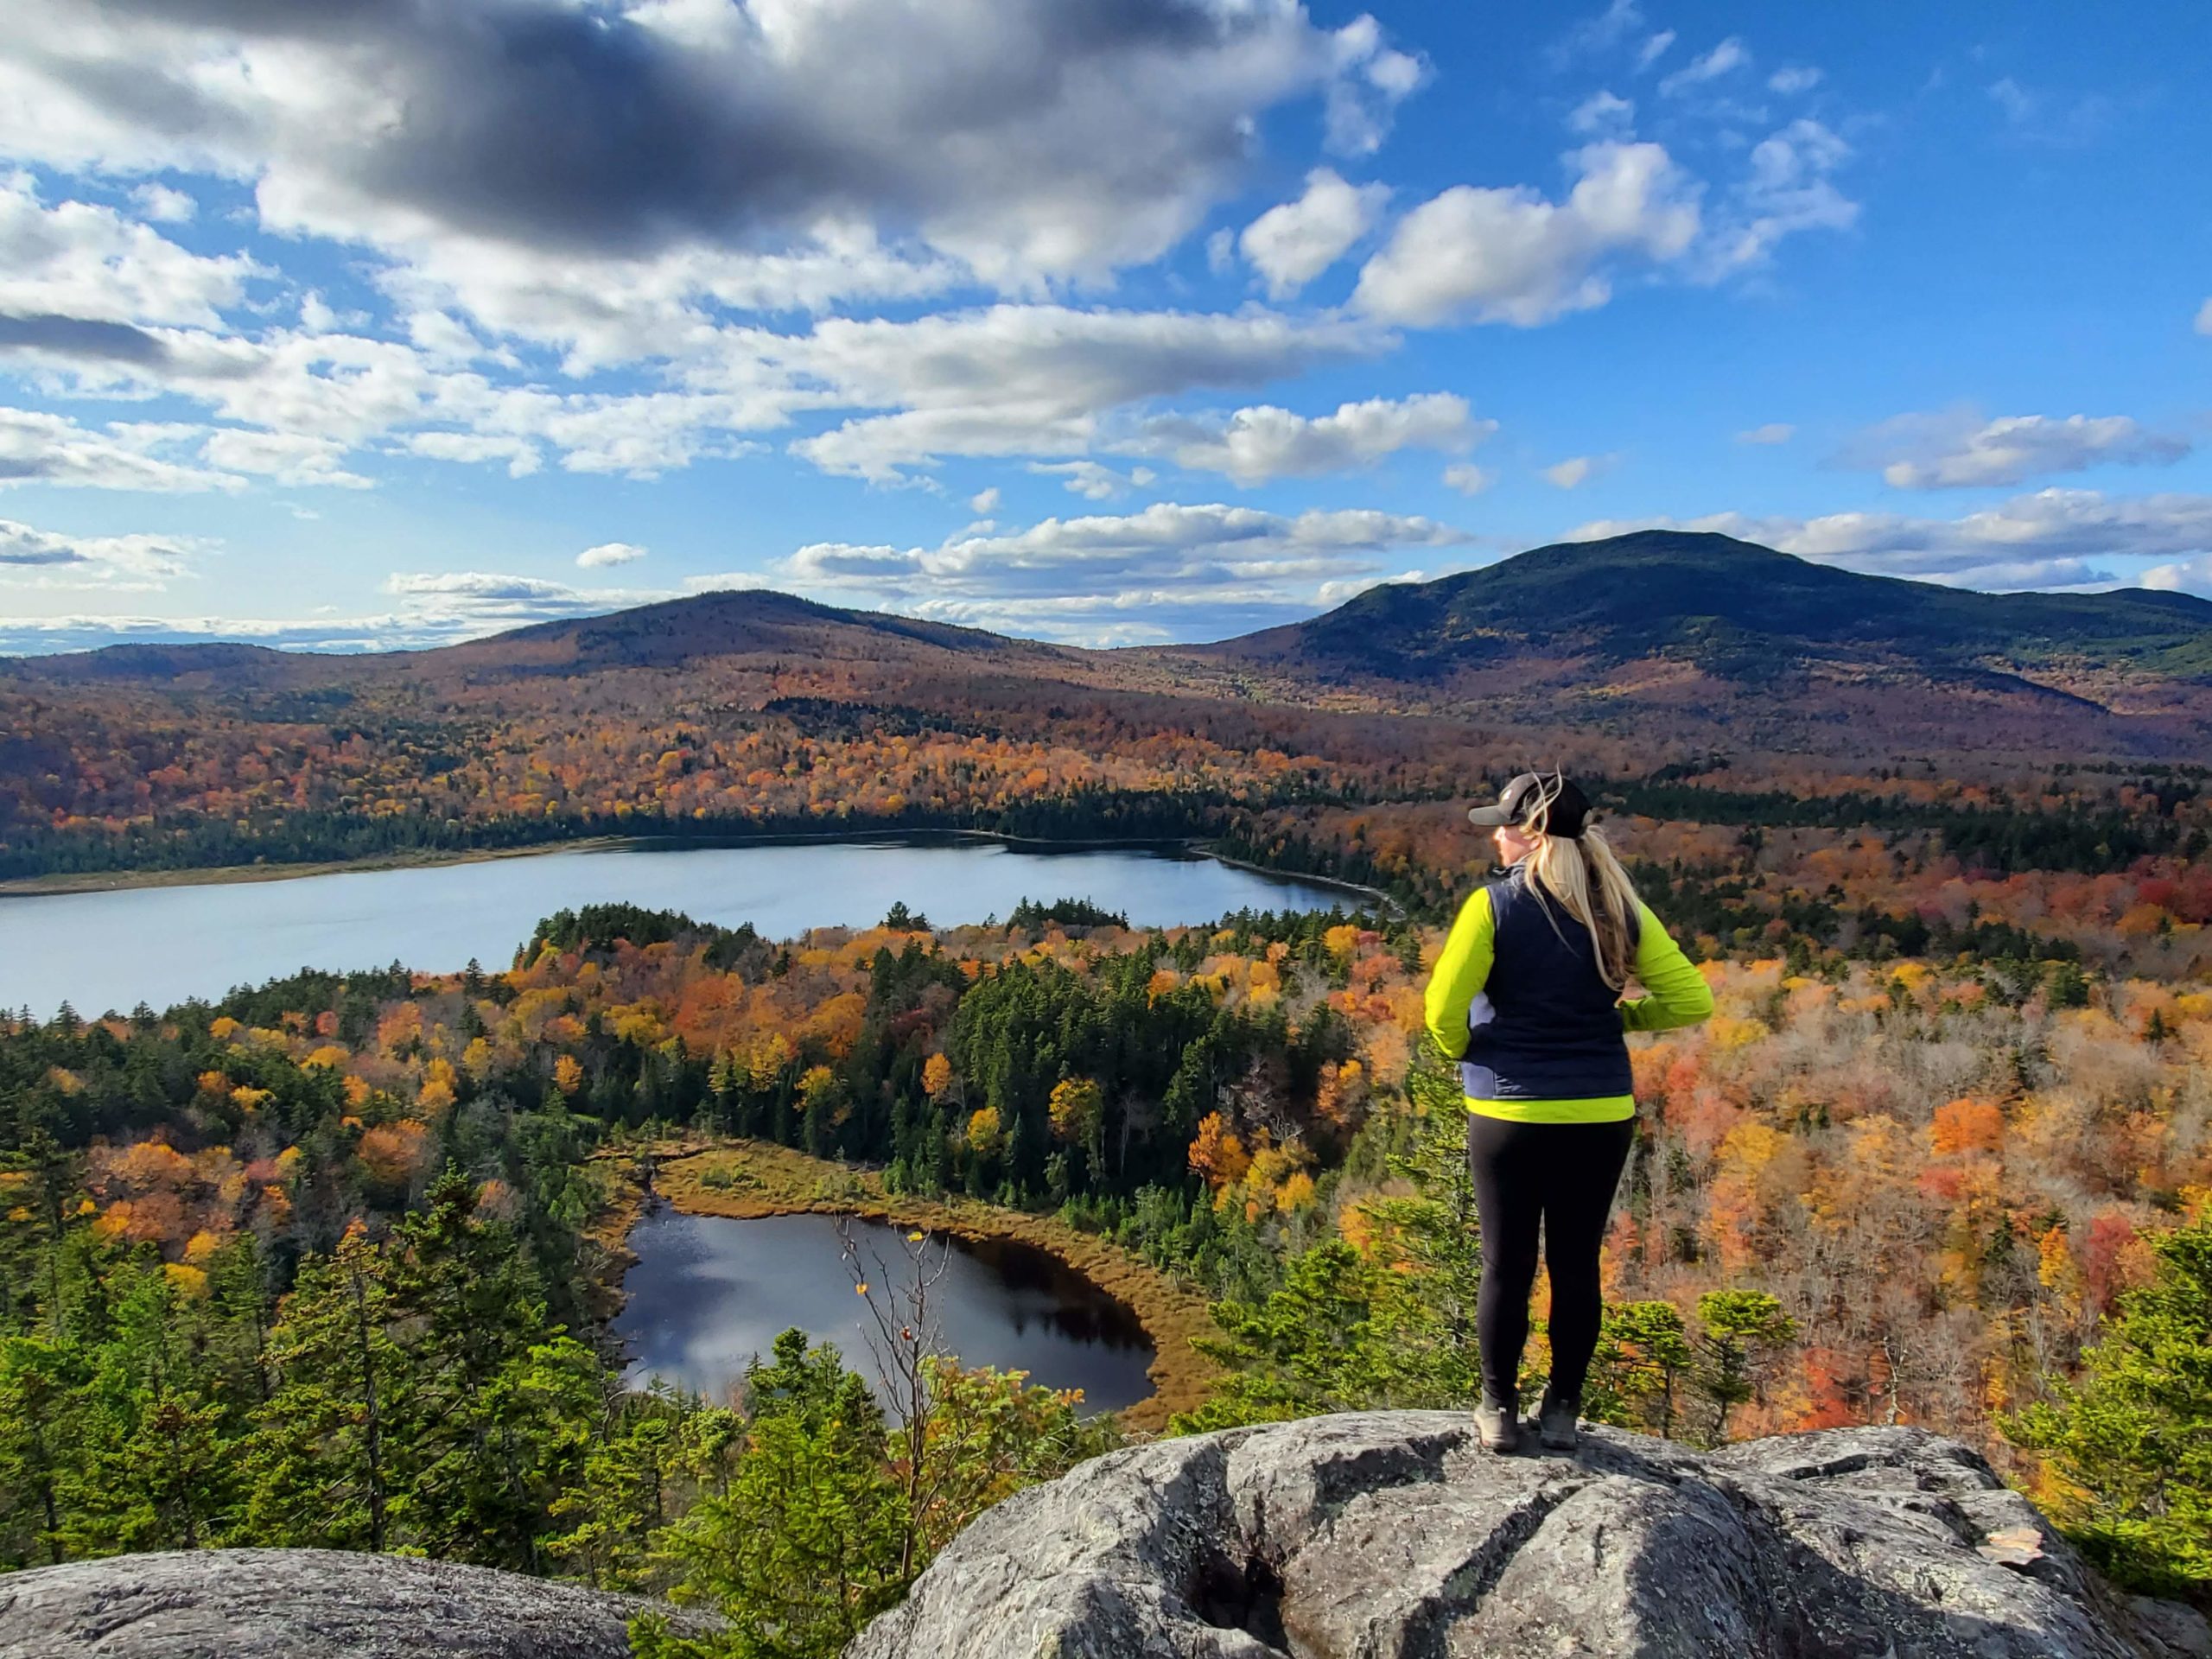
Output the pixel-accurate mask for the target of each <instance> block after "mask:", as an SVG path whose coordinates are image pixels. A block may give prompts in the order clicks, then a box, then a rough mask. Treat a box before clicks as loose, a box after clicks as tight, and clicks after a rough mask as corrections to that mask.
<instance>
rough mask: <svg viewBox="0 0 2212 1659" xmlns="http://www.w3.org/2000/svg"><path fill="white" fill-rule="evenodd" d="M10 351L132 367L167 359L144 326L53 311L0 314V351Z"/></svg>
mask: <svg viewBox="0 0 2212 1659" xmlns="http://www.w3.org/2000/svg"><path fill="white" fill-rule="evenodd" d="M11 351H13V352H30V353H35V354H37V355H38V356H41V357H61V358H68V359H73V360H75V361H78V362H86V361H91V362H99V363H127V364H130V365H131V366H133V367H134V368H160V367H162V366H163V365H166V364H167V363H168V360H169V348H168V346H166V345H164V344H162V341H161V340H159V339H158V338H156V336H155V335H152V334H148V333H147V332H146V331H145V330H144V329H143V328H134V327H131V326H130V324H129V323H127V322H95V321H90V320H88V319H86V318H84V317H65V316H60V315H55V314H54V313H52V312H41V313H40V314H38V315H34V316H9V315H4V314H0V352H11Z"/></svg>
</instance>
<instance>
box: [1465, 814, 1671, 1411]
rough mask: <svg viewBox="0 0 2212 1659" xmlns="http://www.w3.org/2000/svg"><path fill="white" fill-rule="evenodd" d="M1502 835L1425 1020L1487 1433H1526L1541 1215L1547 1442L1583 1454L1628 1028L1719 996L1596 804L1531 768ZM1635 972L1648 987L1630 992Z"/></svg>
mask: <svg viewBox="0 0 2212 1659" xmlns="http://www.w3.org/2000/svg"><path fill="white" fill-rule="evenodd" d="M1467 817H1469V819H1470V820H1471V821H1472V822H1473V823H1478V824H1481V825H1483V826H1484V827H1485V828H1487V829H1491V830H1492V831H1493V832H1494V833H1493V839H1494V840H1495V841H1496V842H1497V856H1498V862H1500V863H1501V864H1503V865H1504V866H1505V867H1506V868H1505V874H1503V875H1502V876H1500V877H1499V878H1498V879H1497V880H1493V881H1490V882H1488V883H1486V884H1484V886H1482V887H1478V888H1476V889H1475V891H1474V893H1473V895H1472V896H1471V897H1470V898H1469V899H1468V900H1467V902H1466V903H1465V905H1464V906H1461V908H1460V911H1459V919H1458V920H1457V921H1455V922H1453V923H1452V932H1451V936H1450V937H1449V938H1446V940H1445V942H1444V953H1443V955H1442V956H1440V957H1438V958H1437V963H1436V971H1435V973H1434V974H1433V976H1431V977H1430V979H1429V982H1428V995H1427V1020H1428V1029H1429V1033H1430V1034H1431V1035H1432V1036H1433V1037H1434V1038H1435V1039H1436V1041H1437V1043H1438V1045H1439V1046H1440V1047H1441V1048H1442V1049H1443V1050H1444V1052H1445V1053H1446V1054H1447V1055H1449V1056H1451V1057H1452V1058H1453V1059H1455V1060H1458V1061H1459V1063H1460V1064H1459V1076H1460V1082H1461V1086H1462V1087H1463V1088H1464V1089H1465V1093H1466V1097H1467V1163H1468V1166H1469V1168H1470V1169H1471V1171H1472V1172H1473V1175H1474V1184H1475V1205H1476V1209H1477V1211H1478V1213H1479V1215H1480V1218H1481V1223H1482V1238H1483V1281H1482V1292H1481V1295H1480V1297H1479V1299H1478V1303H1477V1306H1476V1312H1475V1331H1476V1336H1477V1338H1478V1341H1479V1343H1480V1344H1481V1349H1482V1373H1483V1399H1482V1404H1481V1405H1480V1406H1479V1407H1478V1408H1477V1409H1476V1413H1475V1422H1476V1427H1477V1428H1478V1430H1479V1432H1480V1433H1481V1435H1482V1442H1483V1444H1484V1446H1487V1447H1489V1448H1490V1449H1491V1451H1493V1452H1510V1451H1513V1450H1514V1449H1516V1447H1517V1446H1519V1444H1520V1434H1521V1421H1520V1400H1519V1395H1518V1376H1519V1372H1520V1369H1521V1350H1522V1346H1523V1345H1524V1344H1526V1343H1527V1341H1528V1338H1529V1292H1530V1291H1531V1290H1532V1289H1533V1288H1534V1287H1535V1281H1536V1248H1537V1244H1536V1242H1537V1235H1538V1230H1539V1226H1540V1225H1541V1231H1542V1237H1543V1255H1544V1263H1545V1268H1546V1271H1547V1272H1548V1274H1549V1275H1550V1278H1551V1291H1552V1306H1551V1326H1550V1335H1551V1348H1552V1372H1551V1381H1550V1385H1549V1386H1548V1388H1546V1389H1545V1390H1544V1397H1543V1402H1542V1403H1541V1406H1540V1408H1538V1412H1537V1420H1536V1429H1537V1435H1538V1438H1539V1439H1540V1440H1541V1441H1542V1442H1543V1444H1544V1445H1545V1446H1548V1447H1550V1448H1552V1449H1553V1450H1554V1451H1569V1450H1572V1449H1573V1446H1574V1443H1575V1422H1576V1420H1577V1418H1578V1417H1579V1416H1580V1413H1581V1405H1582V1383H1583V1379H1584V1377H1585V1376H1586V1375H1587V1373H1588V1371H1589V1369H1590V1357H1591V1355H1592V1353H1593V1352H1594V1351H1596V1349H1597V1345H1598V1322H1599V1282H1598V1251H1599V1245H1600V1244H1601V1243H1603V1242H1604V1240H1605V1218H1606V1215H1607V1213H1608V1212H1609V1211H1611V1208H1612V1202H1613V1189H1614V1188H1615V1187H1616V1186H1617V1185H1619V1182H1620V1177H1621V1170H1622V1168H1623V1166H1624V1165H1625V1164H1626V1163H1627V1161H1628V1152H1629V1147H1630V1143H1631V1142H1632V1141H1634V1140H1635V1137H1636V1099H1635V1096H1633V1095H1632V1094H1631V1093H1630V1090H1631V1088H1632V1086H1633V1076H1632V1074H1631V1073H1630V1070H1629V1060H1628V1044H1627V1041H1626V1040H1625V1039H1624V1034H1623V1033H1626V1032H1630V1031H1667V1030H1670V1029H1672V1028H1673V1027H1677V1026H1694V1025H1696V1024H1697V1023H1698V1022H1699V1021H1700V1020H1704V1019H1706V1018H1707V1016H1708V1015H1710V1014H1712V1012H1713V992H1712V990H1711V989H1710V988H1708V987H1707V984H1706V982H1705V980H1704V977H1703V976H1701V975H1700V974H1699V972H1698V970H1697V969H1695V968H1694V967H1693V966H1691V964H1690V963H1689V961H1688V958H1686V957H1684V956H1683V955H1682V953H1681V949H1680V947H1678V946H1677V945H1676V944H1675V942H1674V940H1672V939H1671V938H1668V937H1667V930H1666V928H1665V927H1664V926H1663V925H1661V923H1660V920H1659V918H1657V917H1656V916H1655V915H1653V914H1652V913H1651V911H1650V908H1649V906H1646V905H1645V904H1643V901H1642V900H1640V899H1637V896H1636V889H1635V888H1634V887H1631V886H1630V884H1629V879H1628V873H1627V872H1626V871H1624V869H1622V868H1621V865H1620V861H1619V860H1618V858H1616V857H1615V856H1614V855H1613V850H1612V849H1611V847H1609V846H1608V845H1607V844H1606V842H1605V836H1604V834H1603V833H1602V832H1601V831H1599V829H1597V828H1596V827H1595V826H1593V825H1592V823H1590V803H1589V800H1588V798H1586V796H1584V794H1583V793H1582V791H1580V790H1579V789H1577V788H1576V787H1575V786H1574V785H1573V784H1572V783H1570V782H1569V781H1568V780H1567V779H1566V778H1565V777H1563V776H1561V775H1560V774H1559V773H1557V772H1554V773H1552V774H1550V775H1549V776H1539V775H1538V774H1537V773H1535V772H1522V774H1521V775H1520V776H1519V777H1518V778H1516V779H1514V780H1513V781H1512V782H1511V783H1510V784H1508V785H1506V786H1505V790H1504V792H1503V794H1501V795H1500V796H1499V797H1498V799H1497V804H1496V805H1495V806H1478V807H1477V808H1475V809H1474V810H1472V811H1471V812H1469V813H1468V814H1467ZM1631 973H1633V974H1634V976H1636V978H1637V980H1638V981H1639V982H1641V983H1642V985H1643V988H1644V990H1645V991H1646V992H1647V993H1648V995H1643V996H1640V997H1629V996H1627V995H1625V994H1624V993H1625V991H1626V988H1627V985H1628V981H1629V976H1630V974H1631Z"/></svg>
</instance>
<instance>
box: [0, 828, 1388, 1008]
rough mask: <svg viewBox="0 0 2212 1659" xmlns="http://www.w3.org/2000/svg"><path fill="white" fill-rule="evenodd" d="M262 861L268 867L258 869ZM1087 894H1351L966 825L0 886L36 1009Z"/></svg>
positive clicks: (1167, 905)
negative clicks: (611, 927) (999, 836)
mask: <svg viewBox="0 0 2212 1659" xmlns="http://www.w3.org/2000/svg"><path fill="white" fill-rule="evenodd" d="M257 874H259V873H257ZM1065 898H1072V899H1087V900H1088V901H1090V903H1092V904H1096V905H1099V906H1103V907H1104V908H1106V909H1108V910H1112V911H1118V912H1122V913H1123V914H1125V915H1126V916H1127V917H1128V919H1129V921H1130V922H1131V923H1132V924H1133V925H1137V926H1172V925H1183V924H1191V923H1196V922H1203V921H1211V919H1213V918H1215V917H1217V916H1223V915H1226V914H1228V913H1229V912H1231V911H1236V910H1242V909H1252V910H1316V909H1326V908H1328V907H1329V906H1332V905H1338V904H1348V903H1351V902H1354V901H1355V900H1356V899H1357V895H1355V894H1352V893H1349V892H1348V891H1347V890H1345V889H1344V888H1341V887H1327V886H1325V885H1323V884H1320V883H1318V882H1314V881H1310V880H1301V879H1299V878H1295V877H1289V876H1279V875H1274V874H1268V873H1265V872H1262V871H1258V870H1253V869H1248V868H1243V867H1240V866H1236V865H1231V864H1227V863H1224V862H1223V861H1220V860H1218V859H1214V858H1209V857H1205V856H1204V855H1197V854H1192V853H1191V852H1188V851H1186V850H1183V849H1173V848H1135V847H1111V848H1103V847H1071V848H1069V849H1053V848H1050V847H1046V846H1043V845H1039V844H1035V843H1022V844H1019V845H1016V844H1009V843H1005V842H995V841H985V840H979V839H976V838H972V837H944V838H906V839H891V838H880V837H877V838H868V839H863V840H857V841H849V842H789V843H760V842H753V843H748V844H745V845H736V846H712V845H708V846H701V845H696V844H687V845H684V846H682V847H677V848H670V847H664V846H655V845H653V844H652V843H650V842H638V843H617V844H614V845H612V846H604V847H599V846H594V847H590V848H572V849H566V850H561V851H553V852H545V853H535V854H530V855H520V856H514V857H503V858H493V859H484V860H478V861H467V862H461V863H453V864H435V865H417V866H411V867H408V868H399V869H369V870H339V871H334V872H328V873H322V874H312V875H299V876H292V877H285V878H281V879H272V880H210V881H207V882H204V883H191V884H181V885H175V886H166V885H165V886H134V887H118V888H114V889H110V890H105V891H99V892H71V893H35V892H18V893H0V1007H5V1008H10V1009H21V1008H24V1007H28V1008H29V1009H30V1010H31V1012H32V1014H34V1015H35V1016H36V1017H38V1018H41V1019H44V1018H48V1017H49V1016H51V1015H52V1014H54V1012H55V1011H56V1010H57V1009H59V1008H60V1006H61V1004H62V1003H64V1002H67V1003H68V1004H69V1005H70V1006H71V1007H73V1008H74V1009H75V1010H76V1011H77V1012H78V1013H79V1014H86V1015H92V1014H100V1013H103V1012H105V1011H108V1010H111V1009H112V1010H116V1011H118V1012H121V1011H127V1010H129V1009H130V1008H131V1007H135V1006H137V1004H138V1003H140V1002H142V1001H143V1002H144V1003H145V1004H147V1005H148V1006H149V1007H154V1008H162V1007H168V1006H170V1005H172V1004H174V1003H177V1002H181V1001H186V1000H188V999H189V998H193V997H200V998H205V999H207V1000H209V1001H213V1000H214V999H216V998H218V997H220V996H221V995H224V994H225V993H226V992H227V991H229V990H230V989H232V988H233V987H235V986H238V985H255V984H259V983H261V982H264V981H265V980H268V979H271V978H274V977H277V976H280V975H284V974H289V973H293V972H296V971H297V970H298V969H302V968H316V969H328V970H332V971H344V970H347V969H363V968H370V967H381V966H383V965H385V963H393V962H397V963H404V964H405V965H406V966H407V967H409V968H411V969H417V970H420V971H423V972H427V973H443V972H452V971H454V970H457V969H461V968H462V967H465V966H466V965H467V963H469V962H470V961H472V960H474V961H476V962H479V963H482V964H483V965H485V966H486V967H490V968H498V967H503V966H505V964H506V963H507V962H508V960H509V959H510V958H511V957H512V955H513V953H514V951H515V950H516V948H517V947H518V945H520V944H522V943H523V942H524V940H525V939H527V938H529V937H530V933H531V929H532V928H533V927H535V926H536V925H537V923H538V921H539V920H540V919H542V918H544V917H547V916H550V915H552V914H553V913H555V912H557V911H561V910H564V909H575V908H580V907H581V906H585V905H593V904H632V905H638V906H643V907H645V908H646V909H658V910H680V911H682V912H684V913H685V914H687V915H689V916H690V917H692V918H695V919H696V920H698V921H702V922H712V923H715V924H718V925H722V926H726V927H735V926H738V925H741V924H747V923H749V924H751V925H752V926H753V928H754V929H756V930H757V931H759V932H760V933H761V934H762V935H764V936H765V937H766V938H789V937H791V936H794V935H797V934H799V933H803V932H804V931H807V930H808V929H810V928H816V927H865V926H869V925H874V924H875V923H877V922H880V921H881V920H882V919H883V918H884V916H885V914H886V913H887V912H888V911H889V910H890V909H891V907H892V906H893V905H894V904H904V905H906V906H907V907H908V908H909V909H910V910H911V911H912V912H913V913H914V914H915V915H917V916H923V917H926V918H928V919H929V920H931V922H934V923H936V924H937V925H939V926H950V925H959V924H964V923H972V922H980V921H982V920H984V919H985V918H988V917H993V916H1005V915H1007V914H1009V913H1010V912H1012V911H1013V909H1014V906H1016V905H1018V904H1019V903H1020V902H1021V900H1022V899H1036V900H1038V901H1039V902H1049V901H1051V900H1052V899H1065Z"/></svg>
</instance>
